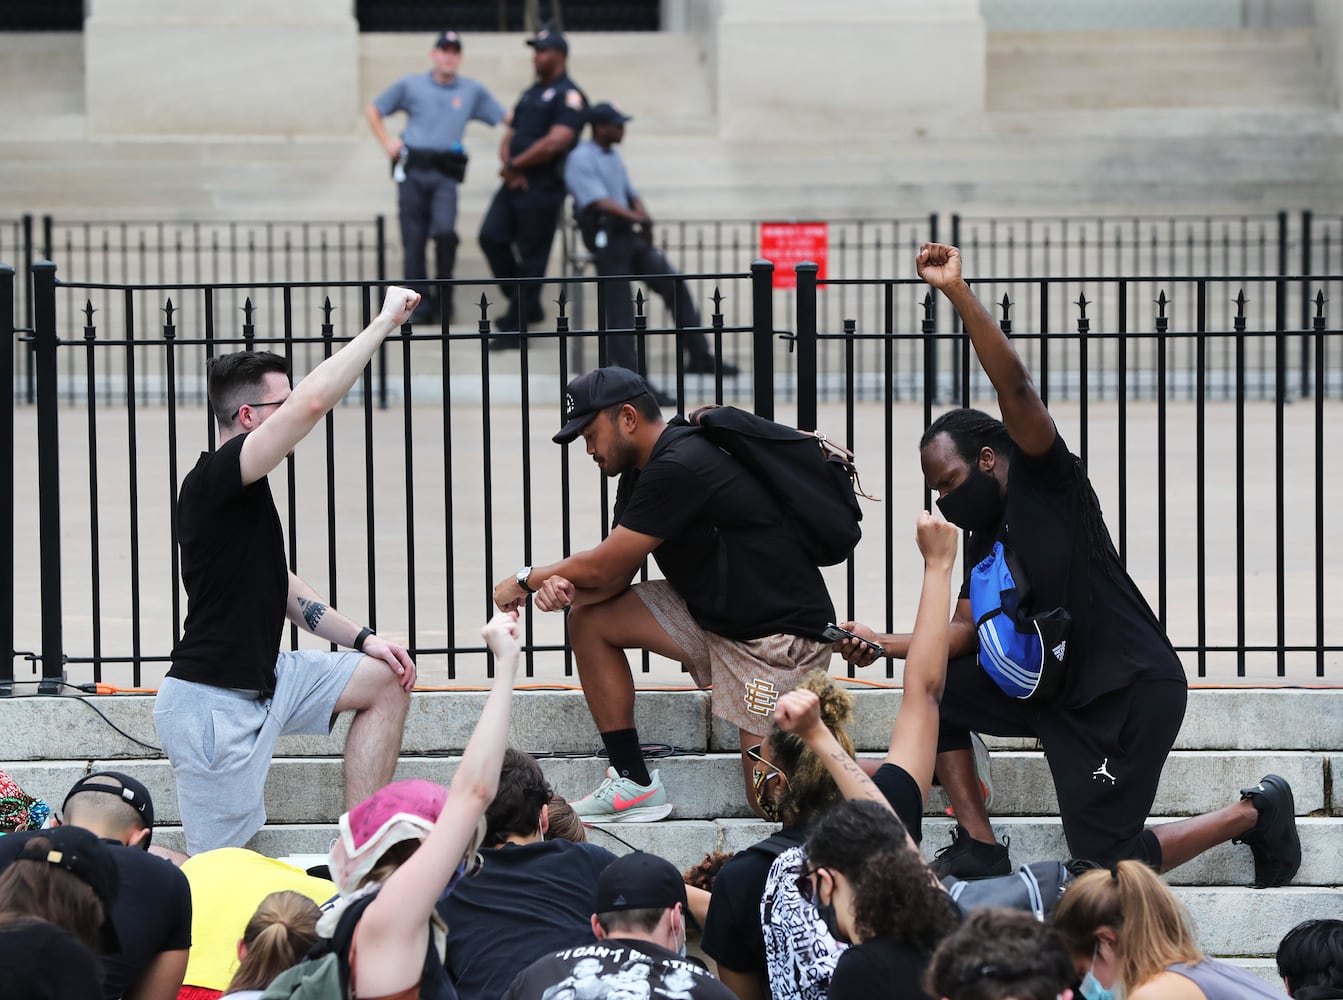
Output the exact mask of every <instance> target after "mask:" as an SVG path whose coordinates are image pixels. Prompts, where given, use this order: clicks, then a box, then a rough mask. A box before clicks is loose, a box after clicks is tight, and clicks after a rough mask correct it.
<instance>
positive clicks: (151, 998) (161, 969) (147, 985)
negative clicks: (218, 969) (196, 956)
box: [123, 948, 190, 1000]
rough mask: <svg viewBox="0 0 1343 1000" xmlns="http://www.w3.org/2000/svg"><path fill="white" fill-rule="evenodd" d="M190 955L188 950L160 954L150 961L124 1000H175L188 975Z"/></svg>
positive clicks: (182, 949)
mask: <svg viewBox="0 0 1343 1000" xmlns="http://www.w3.org/2000/svg"><path fill="white" fill-rule="evenodd" d="M188 954H190V952H189V950H188V949H186V948H181V949H178V950H177V951H161V952H159V953H158V954H157V955H155V956H154V957H153V958H152V959H150V962H149V964H148V965H146V966H145V967H144V971H142V972H141V973H140V976H139V978H138V979H136V980H135V982H134V983H133V984H132V986H131V988H130V989H129V990H127V991H126V994H125V996H124V997H123V1000H175V998H176V997H177V993H178V991H179V990H180V989H181V988H182V979H183V978H184V977H185V976H186V974H187V956H188Z"/></svg>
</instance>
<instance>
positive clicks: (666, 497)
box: [615, 427, 835, 640]
mask: <svg viewBox="0 0 1343 1000" xmlns="http://www.w3.org/2000/svg"><path fill="white" fill-rule="evenodd" d="M615 523H616V524H618V525H621V526H623V527H626V528H629V529H630V530H631V531H637V532H639V533H641V534H644V535H652V536H653V537H655V538H661V539H662V540H663V542H662V544H661V545H659V546H658V547H657V548H656V549H654V550H653V559H654V560H655V561H656V562H657V564H658V568H659V569H661V570H662V573H663V575H664V576H665V577H666V578H667V581H668V582H669V583H670V584H671V585H672V586H673V587H675V588H676V592H677V593H678V594H680V595H681V597H682V598H683V599H684V600H685V602H686V607H687V608H689V609H690V614H691V615H692V616H693V617H694V619H695V621H696V622H697V623H698V624H699V625H700V627H702V628H704V629H706V630H708V631H710V632H716V633H718V634H719V635H723V636H727V637H728V638H729V639H759V638H760V637H762V636H766V635H774V634H776V633H777V634H784V635H798V636H802V637H804V638H808V639H818V640H819V639H820V637H821V630H822V629H823V628H824V627H825V625H826V623H827V622H832V621H834V620H835V618H834V615H835V607H834V605H833V604H832V603H831V601H830V594H829V593H828V592H827V591H826V589H825V581H824V580H823V579H822V577H821V571H820V570H819V569H818V568H817V567H816V565H815V563H813V562H812V561H811V559H810V558H809V557H808V556H807V554H806V552H805V551H803V549H802V545H801V543H799V542H798V541H797V539H796V538H795V536H794V535H793V533H792V530H793V529H792V528H791V527H789V525H788V523H787V521H786V520H785V518H784V514H783V511H782V510H781V509H780V507H779V504H778V503H777V502H776V501H775V500H774V498H773V497H771V496H770V495H769V492H768V491H767V490H766V489H765V488H764V487H763V486H762V485H761V484H760V483H759V482H758V481H757V480H756V478H755V477H754V476H752V475H751V474H750V472H748V471H747V470H746V469H744V468H742V466H741V465H740V464H738V462H737V460H736V459H734V458H733V457H732V456H731V455H729V454H728V453H727V452H725V451H723V450H722V449H721V448H719V447H718V446H717V445H715V444H713V443H712V442H711V441H709V439H708V438H706V437H704V435H703V434H701V433H700V432H699V431H698V430H696V429H694V428H691V427H668V428H667V429H666V430H664V431H663V432H662V436H661V437H659V438H658V440H657V443H656V444H655V445H654V446H653V451H652V453H651V455H650V456H649V459H648V464H647V465H645V466H644V468H643V470H642V471H641V472H638V473H637V474H635V473H626V474H625V475H624V476H622V477H621V480H620V487H619V489H618V490H617V493H616V505H615Z"/></svg>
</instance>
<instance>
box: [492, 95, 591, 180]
mask: <svg viewBox="0 0 1343 1000" xmlns="http://www.w3.org/2000/svg"><path fill="white" fill-rule="evenodd" d="M587 107H588V99H587V97H586V96H585V95H584V94H583V91H581V90H580V89H579V88H578V85H577V84H576V83H574V82H573V81H572V80H570V79H569V74H567V73H561V74H560V75H559V77H558V78H557V79H555V80H552V81H551V82H550V83H542V82H541V81H539V80H538V81H537V82H536V83H534V84H532V85H531V86H530V87H528V88H527V89H526V90H524V91H523V92H522V96H521V97H519V98H518V103H517V104H516V105H515V106H514V108H513V137H512V139H511V140H510V141H509V144H508V155H509V156H518V155H520V154H521V153H522V152H523V151H524V150H526V149H527V148H528V147H529V146H531V145H532V144H533V143H534V142H536V141H537V140H538V139H540V138H541V137H542V136H544V135H545V134H546V133H547V132H549V131H550V129H551V126H554V125H564V126H566V127H568V128H571V129H573V130H574V135H579V134H580V133H581V132H582V131H583V123H584V122H585V121H586V116H587ZM564 161H565V157H564V156H560V157H557V158H556V159H554V160H551V161H550V162H548V163H543V164H541V165H540V166H536V167H530V168H529V169H527V170H526V171H525V173H526V174H527V177H528V179H529V180H530V179H538V180H544V179H550V180H553V181H554V182H555V183H557V184H561V185H562V184H563V183H564Z"/></svg>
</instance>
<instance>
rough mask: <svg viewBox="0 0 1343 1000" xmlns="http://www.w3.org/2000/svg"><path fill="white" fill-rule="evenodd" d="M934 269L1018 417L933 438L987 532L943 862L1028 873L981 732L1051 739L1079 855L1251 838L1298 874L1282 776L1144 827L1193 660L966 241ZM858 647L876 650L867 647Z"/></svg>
mask: <svg viewBox="0 0 1343 1000" xmlns="http://www.w3.org/2000/svg"><path fill="white" fill-rule="evenodd" d="M917 266H918V272H919V276H920V277H921V278H923V279H924V280H925V281H926V282H928V284H930V285H931V286H933V287H934V288H936V289H939V290H940V291H942V292H943V293H944V294H945V295H946V296H947V298H948V299H949V300H950V301H951V303H952V305H953V306H955V308H956V311H957V313H958V314H959V315H960V318H961V321H962V323H963V324H964V328H965V331H966V334H967V335H968V336H969V338H970V343H971V345H972V346H973V348H974V351H975V354H976V356H977V357H978V358H979V362H980V364H981V365H982V366H983V368H984V371H985V373H986V374H987V375H988V377H989V380H990V381H991V382H992V383H993V387H994V389H995V390H996V391H997V394H998V401H999V405H1000V407H1001V408H1002V413H1003V419H1002V420H1001V421H999V420H996V419H994V418H993V417H991V416H989V415H988V414H986V413H981V412H979V411H978V410H968V409H960V410H952V411H951V412H949V413H945V414H943V415H942V416H941V417H939V418H938V419H937V420H936V421H934V422H933V424H932V426H930V427H929V428H928V430H927V431H926V432H925V433H924V435H923V438H922V439H921V440H920V442H919V459H920V462H921V464H922V466H923V474H924V477H925V478H926V479H927V482H928V486H929V487H930V488H931V489H933V490H936V491H937V494H938V498H939V499H938V507H939V508H940V509H941V511H942V513H943V515H944V516H945V517H946V518H947V520H949V521H951V522H953V523H954V524H957V525H959V526H960V527H962V528H965V529H966V530H968V531H970V532H971V535H970V541H969V544H968V545H967V547H966V553H967V558H968V559H969V560H971V561H972V562H973V564H974V566H975V568H974V570H973V572H972V573H971V575H970V580H969V581H967V584H966V586H965V587H964V588H963V589H962V591H961V594H960V600H959V601H957V604H956V611H955V614H954V615H953V618H952V622H951V628H950V638H949V644H948V645H949V655H950V656H951V657H953V660H952V661H951V663H950V664H949V665H948V668H947V685H946V691H945V694H944V695H943V698H942V704H941V727H940V731H939V734H938V760H937V774H938V778H939V780H940V781H941V783H942V785H943V787H944V788H945V789H946V793H947V798H948V800H949V801H950V803H951V806H952V809H953V810H954V812H955V814H956V820H957V824H958V827H957V829H956V830H955V832H954V833H953V842H952V844H951V846H950V847H947V848H944V849H943V850H942V851H940V852H939V853H938V857H937V859H936V860H935V861H934V864H933V867H934V870H935V871H937V872H938V874H940V875H946V874H952V875H956V876H957V877H959V878H975V877H981V876H986V875H998V874H1005V873H1006V872H1008V871H1010V870H1011V865H1010V862H1009V861H1008V858H1007V848H1006V845H1000V844H998V843H996V841H995V839H994V834H993V829H992V827H991V826H990V825H989V820H988V811H987V809H986V808H985V804H984V800H983V796H982V793H981V791H980V787H979V782H978V781H977V779H976V775H975V769H974V762H973V759H972V756H971V751H970V730H974V731H976V732H984V733H992V734H994V735H998V736H1028V737H1034V738H1036V739H1038V740H1039V741H1040V743H1041V746H1042V747H1043V749H1044V754H1045V760H1046V762H1047V763H1048V764H1049V769H1050V772H1051V774H1052V776H1053V778H1054V785H1055V788H1056V790H1057V792H1058V801H1059V814H1060V818H1061V819H1062V822H1063V832H1064V835H1065V836H1066V837H1067V840H1068V848H1069V850H1070V851H1071V853H1072V855H1073V857H1075V858H1078V859H1081V860H1086V861H1091V862H1095V863H1097V864H1100V865H1104V866H1109V865H1111V864H1113V863H1114V862H1115V861H1118V860H1120V859H1123V858H1135V859H1137V860H1140V861H1143V862H1146V863H1147V864H1149V865H1150V866H1152V867H1153V868H1155V869H1156V870H1158V871H1168V870H1170V869H1171V868H1174V867H1175V866H1177V865H1180V864H1183V863H1184V862H1186V861H1188V860H1190V859H1191V858H1193V857H1195V856H1196V855H1198V854H1200V853H1202V852H1203V851H1205V850H1207V849H1208V848H1209V847H1212V846H1213V845H1215V844H1220V843H1223V842H1224V841H1227V840H1231V839H1233V838H1234V839H1236V840H1237V841H1240V842H1243V843H1246V844H1248V845H1249V846H1250V849H1251V851H1252V853H1253V855H1254V867H1255V884H1256V885H1257V886H1276V885H1283V884H1285V883H1286V882H1288V881H1290V880H1291V878H1292V877H1293V876H1294V875H1295V874H1296V871H1297V868H1298V867H1299V866H1300V863H1301V843H1300V840H1299V839H1298V837H1297V832H1296V821H1295V811H1296V806H1295V802H1294V800H1293V798H1292V791H1291V788H1290V786H1289V785H1288V784H1287V782H1286V781H1285V780H1283V779H1282V778H1281V777H1278V776H1277V775H1267V776H1265V777H1264V778H1263V779H1262V780H1261V781H1260V782H1259V783H1258V784H1257V785H1255V786H1253V787H1250V788H1247V789H1245V790H1243V791H1242V792H1241V795H1240V799H1239V801H1237V802H1235V803H1234V804H1233V805H1229V806H1226V807H1225V808H1223V809H1219V810H1217V811H1215V812H1211V813H1207V814H1205V815H1203V816H1196V817H1193V818H1190V819H1186V820H1181V821H1179V822H1175V823H1166V824H1162V825H1160V826H1158V827H1155V828H1152V829H1144V823H1145V821H1146V818H1147V814H1148V811H1149V810H1150V809H1151V807H1152V803H1153V801H1154V800H1155V798H1156V789H1157V783H1158V781H1159V780H1160V778H1161V770H1162V767H1163V766H1164V765H1165V761H1166V757H1167V755H1168V754H1169V753H1170V748H1171V746H1172V745H1173V744H1174V742H1175V737H1176V734H1177V733H1178V732H1179V731H1180V724H1181V723H1182V721H1183V720H1184V710H1185V701H1186V697H1187V685H1186V681H1185V675H1184V668H1183V666H1182V665H1181V663H1180V659H1179V657H1178V655H1177V654H1176V652H1175V650H1174V648H1173V647H1172V646H1171V644H1170V640H1169V639H1167V638H1166V634H1165V631H1164V630H1163V629H1162V627H1161V624H1160V622H1159V621H1158V620H1157V617H1156V615H1155V614H1154V613H1153V612H1152V609H1151V608H1150V607H1149V606H1148V604H1147V601H1146V600H1145V599H1144V597H1143V595H1142V593H1141V592H1140V591H1139V590H1138V587H1137V585H1136V584H1135V583H1134V582H1133V580H1132V579H1131V578H1130V577H1129V575H1128V572H1127V571H1126V570H1125V568H1124V564H1123V562H1122V561H1121V560H1120V558H1119V555H1118V553H1117V552H1116V551H1115V547H1114V544H1113V543H1112V541H1111V539H1110V534H1109V532H1108V531H1107V530H1106V527H1105V523H1104V521H1103V520H1102V517H1101V511H1100V505H1099V503H1098V501H1097V499H1096V494H1095V492H1094V491H1093V490H1092V488H1091V483H1090V481H1089V480H1088V479H1087V476H1086V472H1085V470H1084V469H1083V467H1082V464H1081V461H1080V459H1078V458H1077V456H1075V455H1073V454H1071V453H1070V452H1069V451H1068V448H1067V446H1066V445H1065V444H1064V442H1063V439H1062V438H1061V437H1060V435H1059V433H1058V430H1057V428H1056V427H1055V425H1054V420H1053V418H1052V417H1050V415H1049V411H1048V410H1047V409H1046V408H1045V405H1044V403H1043V402H1042V401H1041V399H1040V395H1039V393H1038V392H1036V389H1035V385H1034V383H1033V382H1032V380H1031V376H1030V373H1029V372H1028V371H1027V369H1026V366H1025V364H1024V363H1023V362H1022V360H1021V358H1020V357H1019V356H1018V355H1017V353H1016V351H1015V349H1014V348H1013V347H1012V343H1011V341H1010V340H1009V339H1008V337H1007V335H1006V334H1005V333H1003V331H1002V329H1001V328H1000V327H999V326H998V324H997V323H996V322H994V320H993V318H992V316H990V314H989V312H988V311H987V310H986V309H985V308H984V306H983V305H982V304H981V303H980V302H979V300H978V299H976V298H975V296H974V294H973V292H971V290H970V286H969V285H967V284H966V282H965V281H964V280H963V279H962V277H961V259H960V252H959V251H958V250H957V249H956V248H955V247H950V246H944V245H941V244H936V243H929V244H925V245H924V246H923V248H922V249H921V250H920V251H919V256H918V261H917ZM846 627H848V628H849V629H850V630H851V631H853V632H856V633H858V634H859V635H862V636H865V637H874V636H873V633H872V631H871V630H870V629H868V628H867V627H866V626H863V625H858V624H857V623H849V624H848V625H847V626H846ZM875 638H876V640H877V641H878V642H880V643H881V644H882V646H883V647H884V648H885V650H886V654H887V655H888V656H895V657H903V656H904V655H905V654H906V651H907V650H908V646H909V636H907V635H881V636H875ZM976 650H978V657H976V656H975V653H976ZM841 651H842V652H843V653H844V655H845V658H846V659H848V660H850V662H854V663H859V664H862V663H865V662H869V661H870V657H869V654H866V653H864V652H863V651H861V650H860V649H859V648H858V644H857V643H856V642H854V641H852V640H850V641H849V642H848V643H847V644H846V645H845V646H843V647H841Z"/></svg>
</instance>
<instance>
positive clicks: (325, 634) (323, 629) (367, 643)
mask: <svg viewBox="0 0 1343 1000" xmlns="http://www.w3.org/2000/svg"><path fill="white" fill-rule="evenodd" d="M263 426H264V425H263ZM285 617H286V618H288V619H289V620H290V621H291V622H293V623H294V624H295V625H297V626H298V627H299V628H301V629H305V630H306V631H308V632H311V633H312V634H313V635H315V636H317V637H319V638H322V639H325V640H326V641H327V642H334V643H336V644H337V645H339V646H346V647H348V648H350V649H353V648H354V644H355V642H356V641H357V640H358V638H359V633H360V632H362V631H363V630H364V629H363V626H362V625H360V624H359V623H358V622H355V621H353V620H351V619H350V618H347V617H345V615H343V614H341V613H340V612H339V611H337V610H336V609H335V608H333V607H331V606H330V605H329V604H327V603H326V602H325V601H323V600H322V599H321V598H320V597H318V596H317V592H316V591H315V590H313V589H312V587H310V586H308V584H306V583H305V582H304V581H303V580H301V579H299V577H297V576H296V575H294V574H293V573H290V574H289V598H288V600H287V601H286V603H285ZM360 652H362V653H363V654H364V655H365V656H371V657H373V658H374V659H376V660H382V661H383V662H384V663H386V664H387V666H388V667H389V668H390V669H391V671H392V673H394V674H396V676H397V683H399V684H400V685H401V686H402V687H403V688H405V689H406V690H407V691H409V690H410V689H411V688H413V687H414V686H415V676H416V670H415V661H414V660H412V659H411V658H410V653H408V652H407V651H406V648H405V647H404V646H402V645H399V644H398V643H395V642H392V641H390V640H389V639H385V638H383V637H382V636H380V635H375V634H370V635H368V636H367V637H366V638H365V639H364V647H363V649H361V650H360Z"/></svg>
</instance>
